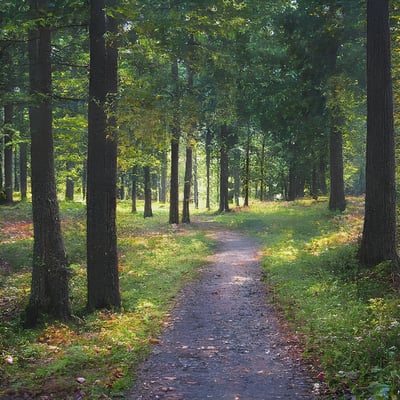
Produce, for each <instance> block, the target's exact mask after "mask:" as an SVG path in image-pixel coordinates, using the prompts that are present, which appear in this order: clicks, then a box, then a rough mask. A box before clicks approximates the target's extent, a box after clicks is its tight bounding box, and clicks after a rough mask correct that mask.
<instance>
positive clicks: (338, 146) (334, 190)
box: [329, 124, 346, 211]
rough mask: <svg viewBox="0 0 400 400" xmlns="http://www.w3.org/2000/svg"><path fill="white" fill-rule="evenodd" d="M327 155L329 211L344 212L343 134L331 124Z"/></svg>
mask: <svg viewBox="0 0 400 400" xmlns="http://www.w3.org/2000/svg"><path fill="white" fill-rule="evenodd" d="M329 155H330V176H331V179H330V182H331V191H330V196H329V209H330V210H331V211H344V210H345V209H346V199H345V195H344V179H343V134H342V131H341V130H340V129H338V127H336V126H335V124H333V126H332V128H331V132H330V146H329Z"/></svg>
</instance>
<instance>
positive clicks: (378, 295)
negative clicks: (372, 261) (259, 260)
mask: <svg viewBox="0 0 400 400" xmlns="http://www.w3.org/2000/svg"><path fill="white" fill-rule="evenodd" d="M362 208H363V203H362V199H351V200H350V201H349V204H348V207H347V210H346V211H345V212H344V213H332V212H330V211H328V205H327V202H326V201H325V200H322V201H320V200H319V201H318V202H316V201H301V202H294V203H286V202H275V203H258V202H255V203H254V204H252V205H251V207H250V208H243V209H240V210H236V212H231V213H225V214H223V215H219V216H216V217H215V219H216V221H217V222H218V223H220V224H222V225H224V226H228V227H230V228H232V229H240V230H241V231H244V232H245V233H248V234H252V235H255V236H257V237H258V238H259V240H260V243H261V245H262V248H263V254H264V257H263V266H264V274H265V281H266V284H267V286H268V290H269V292H270V295H271V299H272V301H274V302H275V304H276V307H277V308H278V309H279V310H280V312H281V313H282V317H284V318H285V319H286V320H287V321H289V323H290V325H291V328H292V330H293V331H294V332H295V333H296V334H297V336H298V337H299V338H300V340H301V341H302V344H303V346H304V356H305V357H306V358H308V359H309V360H310V361H311V364H312V365H313V366H314V368H315V370H314V374H315V381H316V382H318V383H316V384H315V388H314V389H315V391H316V392H318V391H319V392H320V393H321V394H327V395H328V397H331V398H334V399H352V400H364V399H368V400H380V399H388V400H398V399H400V392H399V391H400V298H399V293H398V291H396V290H395V289H394V284H393V282H394V277H395V275H396V274H397V271H393V270H392V267H391V265H390V264H389V263H382V264H380V265H378V266H376V267H375V268H371V269H367V268H363V267H362V266H360V265H359V263H358V261H357V254H356V253H357V248H358V240H359V237H360V232H361V229H362V216H363V211H362ZM61 210H62V227H63V233H64V237H65V242H66V247H67V251H68V255H69V260H70V262H71V269H72V272H73V273H72V279H71V283H70V288H71V300H72V305H73V313H74V318H73V320H72V321H71V322H69V323H60V322H51V321H47V322H46V321H44V323H43V325H41V326H40V327H38V328H36V329H33V330H23V329H22V328H21V320H20V315H21V313H22V311H23V309H24V306H25V304H26V301H27V299H28V296H29V283H30V263H31V257H32V244H33V243H32V224H31V216H30V204H29V203H19V204H16V205H15V206H13V207H1V208H0V228H1V230H0V240H1V243H2V246H1V248H0V397H2V396H3V395H5V394H6V393H17V394H18V395H20V396H21V397H23V396H30V397H32V398H40V397H41V396H42V397H43V396H49V398H56V399H75V398H80V397H81V398H85V399H98V398H115V397H117V396H123V394H124V393H126V391H127V390H128V389H129V387H130V386H131V385H132V380H133V378H134V371H135V368H136V367H137V365H138V363H139V362H140V361H141V360H143V359H144V357H145V356H146V354H147V352H148V351H149V348H150V345H151V344H152V343H157V336H158V334H159V332H160V330H161V329H162V327H163V324H164V323H165V317H166V315H167V313H168V309H169V308H170V306H171V300H172V299H173V297H174V296H175V295H176V293H177V292H178V290H179V288H180V287H181V286H182V285H183V284H184V282H186V281H187V280H188V279H191V278H192V277H194V276H195V275H196V271H197V270H198V267H199V266H202V265H204V263H205V262H206V261H205V260H206V256H207V254H209V252H210V251H211V249H212V247H213V243H212V242H210V240H209V239H208V238H207V237H206V236H205V234H204V233H202V232H199V231H196V229H195V228H194V227H187V226H178V227H177V226H174V225H172V226H171V225H169V224H168V215H167V210H166V209H165V208H164V207H159V208H157V209H155V210H154V211H155V212H154V214H155V216H154V217H153V218H149V219H144V218H143V216H142V214H141V213H139V214H136V215H134V214H131V213H130V205H129V203H124V202H122V203H120V204H119V206H118V248H119V269H120V282H121V295H122V300H123V309H122V310H121V312H110V311H107V312H106V311H103V312H96V313H93V314H87V313H86V310H85V304H86V273H85V254H86V250H85V208H84V206H83V205H82V204H80V203H71V202H70V203H68V202H65V203H64V202H62V203H61ZM203 217H206V218H207V219H210V217H211V218H212V219H214V216H211V214H210V213H208V214H206V215H199V216H198V218H203ZM194 225H195V224H194ZM51 396H52V397H51ZM79 396H80V397H79Z"/></svg>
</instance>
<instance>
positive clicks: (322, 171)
mask: <svg viewBox="0 0 400 400" xmlns="http://www.w3.org/2000/svg"><path fill="white" fill-rule="evenodd" d="M318 180H319V189H320V190H321V193H322V195H323V196H326V194H327V193H328V188H327V184H326V161H325V159H323V158H321V159H320V161H319V167H318Z"/></svg>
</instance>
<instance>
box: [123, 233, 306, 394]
mask: <svg viewBox="0 0 400 400" xmlns="http://www.w3.org/2000/svg"><path fill="white" fill-rule="evenodd" d="M213 234H214V235H215V237H216V239H217V240H218V241H219V242H220V246H219V248H218V251H217V252H216V254H215V255H214V256H213V257H212V262H211V264H210V265H209V266H207V267H206V268H204V270H203V271H202V273H201V277H200V279H198V280H196V281H194V282H192V283H191V284H189V285H188V286H187V287H186V288H185V289H184V290H183V292H182V293H181V295H180V297H179V300H178V302H177V304H176V307H175V309H174V310H173V311H172V313H171V320H170V326H169V328H167V329H166V331H165V333H164V334H163V335H162V336H161V338H160V344H159V345H157V346H155V348H154V351H153V352H152V354H151V355H150V357H149V359H148V360H147V361H146V362H145V363H144V365H143V366H142V368H141V370H140V371H139V375H138V380H137V383H136V386H135V387H134V389H133V391H132V392H131V393H130V395H129V399H131V400H154V399H163V400H177V399H182V400H206V399H217V400H223V399H229V400H275V399H286V400H291V399H312V398H313V396H312V395H311V389H312V388H311V386H312V385H311V384H310V381H309V379H308V378H307V373H306V371H305V368H304V367H303V366H302V365H301V362H300V361H299V360H298V359H297V360H296V359H294V358H293V356H291V355H290V354H291V352H289V351H288V350H289V347H290V346H289V345H288V344H287V341H286V339H284V338H283V335H282V332H280V330H279V329H280V328H279V324H278V320H277V317H276V314H275V312H274V310H273V307H272V306H271V305H270V304H269V303H268V299H267V295H266V290H265V287H264V285H263V283H262V282H261V266H260V249H259V246H258V244H257V242H256V241H255V240H254V239H252V238H248V237H245V236H243V235H241V234H239V233H236V232H230V231H220V230H215V231H214V232H213Z"/></svg>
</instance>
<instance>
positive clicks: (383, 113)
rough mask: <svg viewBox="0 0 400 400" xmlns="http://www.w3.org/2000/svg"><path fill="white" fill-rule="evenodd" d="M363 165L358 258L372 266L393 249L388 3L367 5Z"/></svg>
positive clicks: (390, 256) (379, 0)
mask: <svg viewBox="0 0 400 400" xmlns="http://www.w3.org/2000/svg"><path fill="white" fill-rule="evenodd" d="M367 109H368V117H367V164H366V193H365V219H364V229H363V234H362V240H361V246H360V250H359V257H360V261H361V262H362V263H363V264H365V265H367V266H374V265H376V264H378V263H380V262H382V261H385V260H391V261H393V262H394V263H395V264H396V265H397V266H398V265H399V259H398V254H397V250H396V246H397V241H396V187H395V141H394V123H393V93H392V77H391V54H390V29H389V1H388V0H368V3H367Z"/></svg>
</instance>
